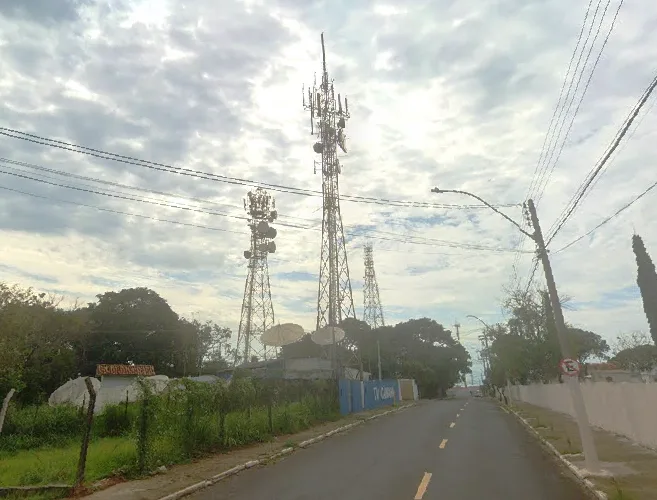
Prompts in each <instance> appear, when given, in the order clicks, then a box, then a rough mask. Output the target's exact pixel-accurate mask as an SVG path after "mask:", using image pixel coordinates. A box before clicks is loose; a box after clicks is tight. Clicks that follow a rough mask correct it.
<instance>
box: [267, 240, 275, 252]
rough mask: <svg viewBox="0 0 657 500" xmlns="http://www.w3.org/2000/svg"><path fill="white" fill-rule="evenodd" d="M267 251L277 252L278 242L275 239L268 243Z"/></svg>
mask: <svg viewBox="0 0 657 500" xmlns="http://www.w3.org/2000/svg"><path fill="white" fill-rule="evenodd" d="M267 251H268V252H269V253H275V252H276V243H274V242H273V241H270V242H269V243H268V244H267Z"/></svg>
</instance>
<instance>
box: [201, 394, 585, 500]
mask: <svg viewBox="0 0 657 500" xmlns="http://www.w3.org/2000/svg"><path fill="white" fill-rule="evenodd" d="M190 498H193V499H195V500H419V499H421V500H582V499H585V498H587V497H586V496H585V495H584V494H583V493H582V492H581V490H580V489H579V488H578V487H577V486H576V485H575V483H574V482H572V481H571V480H570V478H568V477H565V476H563V475H561V473H560V470H559V468H558V467H557V465H556V464H555V463H554V462H553V461H552V460H551V459H550V458H549V457H548V456H547V455H546V454H545V453H544V451H543V450H542V448H541V447H540V446H539V445H538V443H536V442H535V441H534V439H533V438H532V437H530V436H529V435H528V433H527V431H526V430H525V429H523V428H522V426H521V425H520V423H519V422H517V420H515V417H513V416H512V415H510V414H507V413H505V412H503V411H502V410H501V409H500V408H499V407H498V406H497V405H495V404H494V403H493V402H491V401H488V400H485V399H479V398H467V399H465V398H463V399H453V400H445V401H430V402H429V401H427V402H421V403H420V404H419V405H418V406H416V407H413V408H409V409H406V410H403V411H401V412H399V413H395V414H391V415H388V416H385V417H381V418H379V419H376V420H374V421H371V422H368V423H365V424H363V425H360V426H358V427H356V428H354V429H352V430H351V431H348V432H347V433H345V434H341V435H337V436H333V437H330V438H328V439H327V440H326V441H323V442H321V443H318V444H315V445H312V446H310V447H309V448H306V449H303V450H298V451H296V452H294V453H292V454H291V455H288V456H287V457H285V458H283V459H281V460H279V461H278V462H276V463H273V464H270V465H267V466H262V467H257V468H254V469H250V470H247V471H244V472H242V473H240V474H238V475H236V476H233V477H232V478H229V479H228V480H225V481H222V482H220V483H218V484H216V485H214V486H212V487H210V488H208V489H205V490H203V491H201V492H199V493H197V494H196V495H193V496H192V497H190Z"/></svg>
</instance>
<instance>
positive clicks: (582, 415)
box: [431, 187, 600, 472]
mask: <svg viewBox="0 0 657 500" xmlns="http://www.w3.org/2000/svg"><path fill="white" fill-rule="evenodd" d="M431 192H432V193H437V194H443V193H455V194H462V195H464V196H470V197H471V198H474V199H476V200H478V201H480V202H481V203H483V204H484V205H486V206H487V207H488V208H490V209H491V210H493V211H494V212H495V213H497V214H499V215H501V216H502V217H504V218H505V219H506V220H507V221H509V222H510V223H511V224H513V225H514V226H516V228H517V229H519V230H520V232H521V233H523V234H524V235H526V236H529V237H530V238H531V239H532V240H533V241H534V242H535V243H536V246H537V247H538V248H537V254H538V257H539V258H540V259H541V262H542V264H543V270H544V271H545V280H546V281H547V287H548V293H549V295H550V302H551V304H552V310H553V312H554V321H555V323H556V327H557V338H558V340H559V346H560V348H561V355H562V357H563V358H573V353H572V352H571V351H572V349H571V347H570V344H569V343H568V338H567V336H566V322H565V320H564V317H563V310H562V309H561V302H560V301H559V294H558V293H557V285H556V283H555V281H554V274H553V273H552V266H551V264H550V259H549V257H548V251H547V249H546V248H545V240H544V239H543V232H542V231H541V226H540V224H539V222H538V215H537V214H536V207H535V206H534V201H533V200H531V199H529V200H527V209H528V210H529V215H530V217H531V223H532V227H533V229H534V232H533V233H529V232H528V231H526V230H525V229H523V228H522V227H521V226H520V224H518V223H517V222H516V221H514V220H513V219H511V218H510V217H509V216H507V215H506V214H504V213H503V212H500V211H499V210H498V209H497V208H495V207H494V206H492V205H491V204H490V203H488V202H487V201H485V200H483V199H482V198H480V197H479V196H477V195H475V194H472V193H470V192H468V191H461V190H458V189H438V188H437V187H435V188H433V189H432V190H431ZM477 319H479V318H477ZM479 321H481V320H479ZM482 323H483V321H482ZM484 324H485V323H484ZM566 382H567V384H568V386H569V388H570V395H571V397H572V401H573V408H574V409H575V417H576V420H577V427H578V428H579V435H580V438H581V440H582V449H583V451H584V460H585V463H586V468H587V469H588V470H589V471H591V472H596V471H599V470H600V462H599V460H598V453H597V450H596V448H595V442H594V440H593V433H592V432H591V426H590V424H589V417H588V414H587V412H586V405H585V404H584V396H583V395H582V388H581V387H580V385H579V381H578V380H577V379H576V378H575V377H571V376H567V377H566Z"/></svg>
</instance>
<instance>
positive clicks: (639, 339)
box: [612, 331, 652, 356]
mask: <svg viewBox="0 0 657 500" xmlns="http://www.w3.org/2000/svg"><path fill="white" fill-rule="evenodd" d="M651 341H652V339H651V338H650V335H648V334H646V333H645V332H639V331H634V332H626V333H622V334H621V335H619V336H618V337H616V341H615V342H614V344H613V346H612V354H613V355H614V356H615V355H617V354H618V353H619V352H621V351H624V350H626V349H632V348H634V347H639V346H642V345H647V344H650V342H651Z"/></svg>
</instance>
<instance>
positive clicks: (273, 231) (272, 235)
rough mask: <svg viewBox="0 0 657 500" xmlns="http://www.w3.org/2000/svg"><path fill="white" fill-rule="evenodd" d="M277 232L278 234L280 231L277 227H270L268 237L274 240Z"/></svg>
mask: <svg viewBox="0 0 657 500" xmlns="http://www.w3.org/2000/svg"><path fill="white" fill-rule="evenodd" d="M277 234H278V231H276V228H275V227H270V228H269V231H267V238H269V239H270V240H273V239H274V238H276V235H277Z"/></svg>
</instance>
